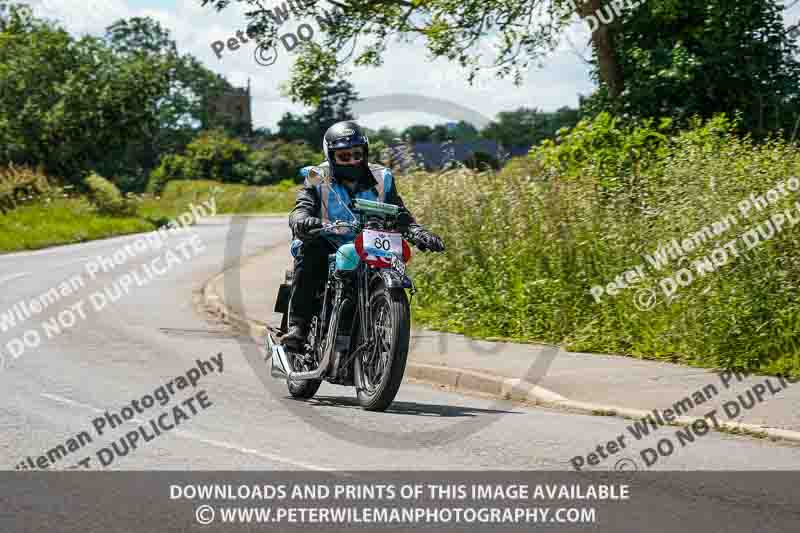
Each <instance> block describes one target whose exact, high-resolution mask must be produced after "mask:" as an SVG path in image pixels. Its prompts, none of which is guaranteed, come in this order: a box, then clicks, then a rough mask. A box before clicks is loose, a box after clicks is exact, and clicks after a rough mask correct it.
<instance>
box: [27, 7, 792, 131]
mask: <svg viewBox="0 0 800 533" xmlns="http://www.w3.org/2000/svg"><path fill="white" fill-rule="evenodd" d="M27 3H28V4H29V5H30V6H31V7H32V8H33V10H34V12H35V13H36V15H38V16H42V17H45V18H49V19H53V20H56V21H57V22H59V23H60V24H61V25H62V26H63V27H64V28H66V29H67V30H68V31H70V32H71V33H73V34H75V35H82V34H92V35H101V34H102V33H103V32H104V30H105V28H106V27H107V26H109V25H110V24H112V23H113V22H114V21H116V20H118V19H121V18H128V17H135V16H139V17H142V16H149V17H152V18H154V19H156V20H158V21H160V22H161V23H162V25H163V26H165V27H166V28H168V29H169V30H170V31H171V32H172V37H173V38H174V39H175V41H176V42H177V43H178V48H179V50H180V52H181V53H187V52H188V53H190V54H192V55H194V56H195V57H197V58H199V59H200V60H201V61H203V62H204V63H205V65H206V66H207V67H208V68H209V69H211V70H212V71H214V72H217V73H220V74H222V75H224V76H225V77H226V78H227V79H228V80H229V81H231V83H233V84H234V85H240V86H244V85H246V84H247V82H248V79H249V80H250V84H251V90H252V93H253V123H254V127H269V128H272V129H275V126H276V124H277V122H278V120H279V119H280V117H281V116H282V115H283V114H284V113H285V112H287V111H292V112H302V111H304V109H303V107H302V106H300V105H297V104H293V103H292V102H291V101H290V100H289V99H288V98H286V97H284V96H282V95H281V92H280V85H281V84H282V83H283V82H285V81H286V80H287V79H288V78H289V76H290V69H291V66H292V62H293V61H294V55H293V54H292V53H290V52H287V51H286V49H285V48H284V47H282V46H279V47H278V51H277V56H276V58H275V61H274V63H273V64H271V65H269V66H262V65H259V64H258V63H257V61H256V58H255V52H256V46H255V44H254V42H253V41H252V40H251V41H250V42H248V43H246V44H242V45H240V47H239V49H238V50H230V49H228V48H227V47H226V48H225V49H224V50H223V51H221V52H219V54H220V55H221V57H218V56H217V54H216V53H215V52H214V50H213V48H212V43H214V42H215V41H223V42H226V41H228V39H230V38H233V37H235V36H236V32H237V31H238V30H244V29H245V28H246V27H247V18H246V17H245V16H244V12H245V11H246V10H247V9H246V8H247V4H240V3H238V2H232V3H231V5H230V6H229V7H227V8H226V9H224V10H223V11H221V12H218V11H216V10H214V9H212V8H210V7H203V6H202V2H201V0H30V1H29V2H27ZM282 3H284V2H280V1H278V0H264V1H263V4H264V5H265V6H267V7H273V6H280V5H281V4H282ZM797 3H798V2H797V0H786V4H787V5H789V4H797ZM798 11H800V5H793V6H792V7H791V8H790V9H789V10H788V11H787V17H786V18H787V22H792V21H793V20H795V19H800V16H798V13H797V12H798ZM790 12H794V13H793V14H792V15H791V16H790V15H789V13H790ZM790 19H791V20H790ZM303 22H305V21H302V20H299V19H297V17H293V18H292V19H291V20H290V21H288V22H287V23H285V24H283V25H282V26H281V34H285V33H287V32H292V33H294V30H295V29H296V28H297V27H298V26H299V25H300V24H301V23H303ZM310 26H311V28H312V29H313V30H314V31H315V32H316V33H317V34H318V32H319V26H318V24H317V23H316V22H315V21H311V23H310ZM564 37H565V38H564V39H562V42H561V44H560V45H559V47H558V48H557V49H556V50H555V51H553V52H551V53H550V54H549V55H548V56H547V57H546V58H545V59H544V60H543V61H542V62H541V64H539V65H534V66H532V67H531V68H529V69H528V70H527V71H526V72H525V73H524V76H523V83H522V85H521V86H515V85H514V84H513V83H512V82H511V81H507V80H497V79H494V78H493V77H492V76H491V74H487V75H484V76H483V77H482V78H481V79H480V80H479V82H478V83H477V84H476V85H475V86H473V87H470V86H469V85H468V84H467V83H466V72H465V71H464V70H462V69H461V68H460V67H458V65H456V64H454V63H449V62H447V61H446V60H436V61H432V60H431V59H430V58H429V57H428V55H427V53H426V50H425V47H424V45H423V43H422V42H415V43H410V44H403V43H390V45H389V48H388V51H387V53H386V55H385V62H384V65H383V66H381V67H379V68H352V67H351V68H350V70H351V72H352V74H351V76H350V77H349V78H348V80H349V81H350V82H352V83H353V84H354V86H355V88H356V90H357V91H358V93H359V95H360V96H361V97H362V98H376V97H381V96H387V95H391V94H393V93H404V94H413V95H420V97H429V98H436V99H443V100H446V101H447V102H448V104H451V105H448V106H441V109H445V108H447V109H452V108H456V107H461V108H467V109H469V110H471V111H474V112H477V113H480V114H482V115H483V116H485V117H486V118H487V119H493V118H494V117H495V116H496V114H497V113H498V112H500V111H511V110H514V109H517V108H519V107H522V106H525V107H535V108H538V109H542V110H545V111H552V110H555V109H557V108H559V107H562V106H565V105H568V106H572V107H576V106H577V104H578V97H579V95H580V94H584V95H588V94H589V93H591V92H592V91H593V89H594V84H593V82H592V81H591V79H590V76H589V73H590V69H589V65H588V64H587V63H586V60H587V59H588V57H589V48H588V41H589V32H588V26H587V25H586V24H585V23H583V22H581V21H579V20H577V19H576V20H575V22H574V24H573V25H572V26H571V27H570V28H569V29H568V31H567V32H566V33H565V35H564ZM312 38H316V37H312ZM291 39H292V37H287V38H286V40H287V41H291ZM217 47H218V48H219V45H217ZM486 50H489V48H488V44H487V45H486ZM262 58H263V55H262ZM262 61H263V59H262ZM412 102H413V99H412ZM388 107H389V108H391V109H389V108H387V109H385V110H384V108H380V107H379V108H378V109H377V110H376V109H375V108H374V106H373V107H372V108H371V109H370V112H369V113H367V114H361V115H360V116H359V120H360V121H361V122H362V123H363V124H364V125H365V126H368V127H371V128H375V129H377V128H378V127H381V126H389V127H393V128H404V127H406V126H409V125H411V124H417V123H424V124H436V123H441V122H445V121H447V120H453V113H452V112H450V113H446V112H445V113H442V112H439V111H438V109H440V108H439V107H437V106H436V105H433V106H427V107H426V109H427V110H428V111H429V112H419V111H417V110H418V109H419V108H420V107H424V106H415V105H406V106H388ZM396 107H401V109H397V108H396ZM403 107H405V108H403ZM406 108H407V109H406ZM456 115H457V113H456Z"/></svg>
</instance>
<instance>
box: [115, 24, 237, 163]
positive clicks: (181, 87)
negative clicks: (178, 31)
mask: <svg viewBox="0 0 800 533" xmlns="http://www.w3.org/2000/svg"><path fill="white" fill-rule="evenodd" d="M105 38H106V41H107V42H108V44H109V46H110V48H111V49H112V50H113V51H114V53H115V54H116V55H118V56H119V57H122V58H126V59H128V60H133V59H137V58H138V59H141V60H145V61H158V62H160V63H162V64H163V65H164V67H165V73H166V77H167V83H168V89H167V91H166V92H165V94H164V95H163V97H162V98H161V99H160V100H159V102H158V115H159V116H158V122H157V124H154V125H153V127H152V128H151V129H150V131H149V134H148V139H147V140H146V142H145V144H144V145H143V146H141V147H140V149H139V150H135V151H133V153H131V154H130V158H131V159H132V160H134V161H138V162H139V163H140V164H141V166H142V167H144V168H145V169H149V168H152V167H153V166H155V164H156V163H157V161H158V158H159V157H160V155H161V154H162V153H165V152H179V151H181V150H183V149H184V148H185V147H186V145H187V144H188V143H189V142H190V141H191V140H192V139H193V138H194V136H195V135H196V133H197V131H198V129H199V128H200V126H201V125H202V124H205V123H207V122H208V116H207V113H208V111H207V108H206V104H205V99H206V96H209V95H215V94H219V93H221V92H224V91H228V90H231V89H232V86H231V85H230V83H228V81H227V80H225V78H223V77H222V76H219V75H218V74H215V73H214V72H212V71H210V70H209V69H208V68H207V67H205V65H203V64H202V63H201V62H200V61H199V60H198V59H197V58H195V57H194V56H192V55H190V54H184V55H181V54H179V52H178V47H177V44H176V43H175V41H174V40H173V39H172V37H171V34H170V32H169V30H167V29H166V28H164V27H163V26H162V25H161V23H160V22H158V21H157V20H154V19H152V18H149V17H133V18H130V19H121V20H118V21H117V22H115V23H113V24H112V25H110V26H109V27H108V28H106V35H105ZM232 133H233V132H232Z"/></svg>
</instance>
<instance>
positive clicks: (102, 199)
mask: <svg viewBox="0 0 800 533" xmlns="http://www.w3.org/2000/svg"><path fill="white" fill-rule="evenodd" d="M84 184H85V185H86V187H87V188H88V189H89V197H90V198H91V200H92V203H93V204H94V205H95V208H96V209H97V212H98V213H101V214H104V215H109V216H113V217H132V216H135V215H136V204H135V203H133V202H132V201H129V200H127V199H125V198H124V197H123V196H122V193H120V192H119V189H118V188H117V186H116V185H114V184H113V183H111V182H110V181H108V180H107V179H106V178H104V177H103V176H100V175H99V174H96V173H94V172H92V173H91V174H89V176H87V177H86V179H85V180H84Z"/></svg>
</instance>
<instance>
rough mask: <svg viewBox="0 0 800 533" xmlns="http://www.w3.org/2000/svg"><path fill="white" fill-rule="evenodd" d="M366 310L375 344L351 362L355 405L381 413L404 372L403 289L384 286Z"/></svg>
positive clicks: (406, 315) (406, 319) (407, 328)
mask: <svg viewBox="0 0 800 533" xmlns="http://www.w3.org/2000/svg"><path fill="white" fill-rule="evenodd" d="M370 308H371V311H372V329H373V332H374V339H375V343H374V346H373V347H372V349H371V350H364V352H362V353H361V354H360V355H359V356H358V357H356V360H355V374H356V383H358V384H360V386H359V388H358V402H359V404H361V407H362V408H364V409H366V410H367V411H385V410H386V408H387V407H389V405H390V404H391V403H392V401H393V400H394V397H395V396H396V395H397V391H398V390H399V389H400V383H402V381H403V374H404V373H405V370H406V359H407V358H408V342H409V336H410V334H411V324H410V320H411V319H410V317H411V312H410V310H409V306H408V298H407V297H406V293H405V291H404V290H403V289H387V288H385V287H379V288H378V289H377V290H375V291H374V292H373V293H372V295H371V298H370Z"/></svg>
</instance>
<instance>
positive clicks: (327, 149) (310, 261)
mask: <svg viewBox="0 0 800 533" xmlns="http://www.w3.org/2000/svg"><path fill="white" fill-rule="evenodd" d="M322 151H323V153H324V154H325V160H326V161H325V162H324V163H322V164H320V165H318V166H316V167H311V168H310V169H309V172H308V175H307V177H306V180H305V183H304V184H303V188H302V189H301V190H300V191H299V192H298V193H297V199H296V201H295V207H294V209H293V210H292V213H291V214H290V216H289V227H290V228H291V229H292V234H293V236H294V240H293V241H292V245H291V251H292V255H293V256H294V275H293V277H292V291H291V297H290V301H289V323H288V325H289V330H288V332H287V333H286V335H285V336H284V337H283V341H282V342H283V344H284V345H285V346H287V347H289V348H293V349H295V350H298V351H299V349H300V348H301V347H302V345H303V343H304V342H305V339H306V336H307V335H308V325H309V322H310V321H311V317H312V316H313V315H314V311H315V310H314V308H313V300H314V295H315V294H316V293H318V292H319V291H320V289H321V288H322V285H323V284H324V283H325V280H326V279H327V276H328V254H331V253H335V251H336V248H335V245H333V244H331V243H330V242H329V241H328V240H327V239H323V238H316V239H309V238H308V237H309V235H308V233H309V232H310V231H311V230H313V229H317V228H320V227H322V225H323V223H328V222H334V221H337V220H343V221H348V222H349V221H353V220H354V219H353V216H352V214H351V213H350V212H349V211H348V208H349V207H352V200H353V199H355V198H362V199H366V200H373V201H380V202H386V203H390V204H393V205H396V206H398V207H401V208H403V209H405V206H404V205H403V200H402V198H400V195H399V194H398V192H397V188H396V187H395V184H394V177H393V176H392V172H391V170H390V169H388V168H386V167H384V166H381V165H375V164H369V139H368V138H367V136H366V135H365V134H364V133H363V131H362V129H361V127H360V126H359V125H358V124H356V123H355V122H353V121H344V122H338V123H336V124H334V125H333V126H331V127H330V128H328V131H327V132H325V135H324V137H323V141H322ZM408 220H409V221H410V224H409V233H410V234H411V238H412V240H413V241H414V242H415V244H416V246H417V248H419V249H420V250H421V251H426V250H430V251H432V252H443V251H444V241H443V240H442V239H441V237H439V236H438V235H436V234H434V233H432V232H430V231H428V230H426V229H425V228H423V227H422V226H420V225H419V224H417V223H416V222H415V220H414V218H413V216H411V215H410V213H409V214H408ZM338 240H339V244H344V243H345V242H347V241H348V240H349V241H352V238H349V239H348V238H341V237H340V238H339V239H338Z"/></svg>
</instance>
